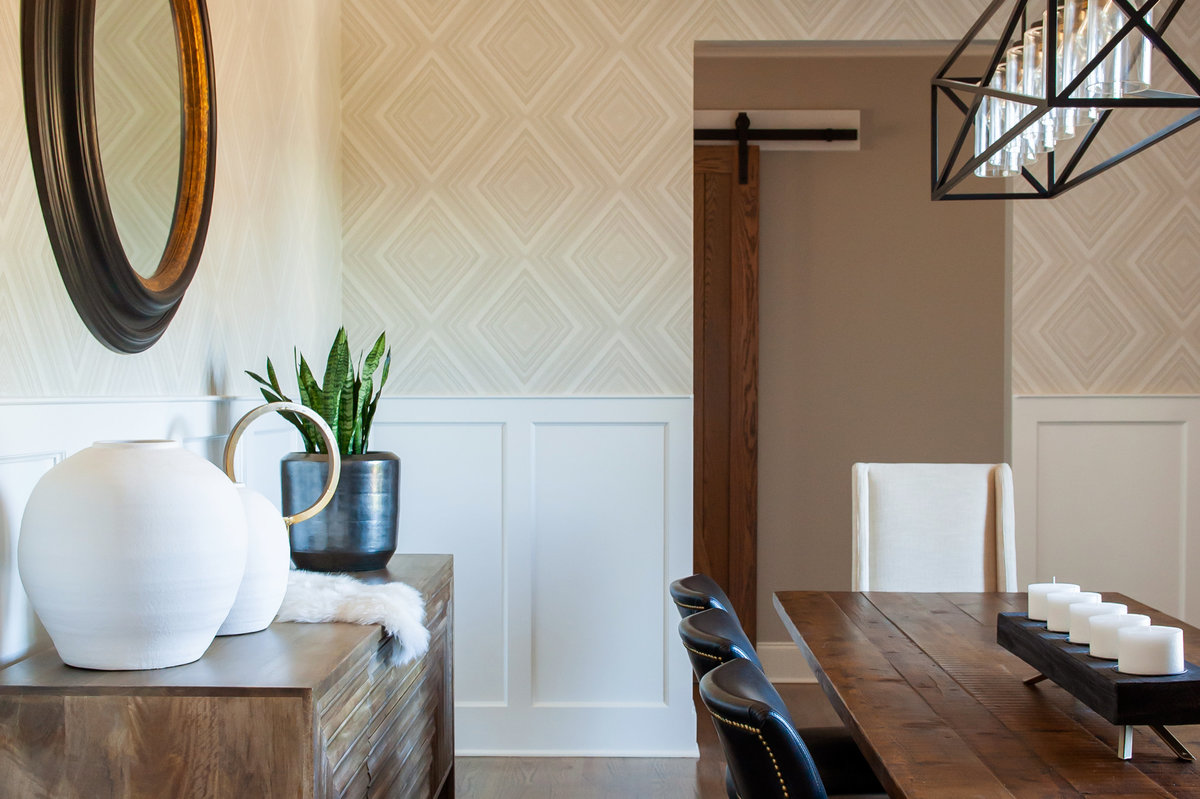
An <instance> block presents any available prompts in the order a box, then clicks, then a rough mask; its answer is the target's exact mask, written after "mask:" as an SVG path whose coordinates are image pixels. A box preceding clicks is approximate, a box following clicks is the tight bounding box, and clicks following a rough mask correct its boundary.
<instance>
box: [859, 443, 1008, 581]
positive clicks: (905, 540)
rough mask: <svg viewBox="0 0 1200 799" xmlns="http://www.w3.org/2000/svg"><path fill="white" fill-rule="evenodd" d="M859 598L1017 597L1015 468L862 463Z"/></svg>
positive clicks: (988, 464) (1005, 464) (994, 465)
mask: <svg viewBox="0 0 1200 799" xmlns="http://www.w3.org/2000/svg"><path fill="white" fill-rule="evenodd" d="M852 486H853V490H852V493H853V496H854V509H853V528H854V533H853V536H854V539H853V540H854V544H853V553H854V554H853V576H852V584H853V585H852V587H853V589H854V590H855V591H1016V590H1017V557H1016V539H1015V538H1014V533H1013V527H1014V521H1013V517H1014V511H1013V490H1012V470H1011V469H1010V468H1009V466H1008V464H1007V463H856V464H854V470H853V476H852Z"/></svg>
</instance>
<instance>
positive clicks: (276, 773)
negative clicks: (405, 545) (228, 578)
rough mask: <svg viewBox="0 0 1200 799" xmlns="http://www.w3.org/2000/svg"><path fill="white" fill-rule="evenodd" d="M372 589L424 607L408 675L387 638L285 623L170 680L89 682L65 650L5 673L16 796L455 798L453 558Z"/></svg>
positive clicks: (145, 677)
mask: <svg viewBox="0 0 1200 799" xmlns="http://www.w3.org/2000/svg"><path fill="white" fill-rule="evenodd" d="M360 576H361V577H362V578H363V579H366V580H369V581H373V582H381V581H385V580H399V581H403V582H406V583H408V584H409V585H411V586H413V587H414V588H416V589H417V590H418V591H420V592H421V594H422V595H423V596H424V597H425V600H426V609H427V618H426V622H427V624H428V625H429V629H430V633H431V634H432V638H431V642H430V649H429V653H428V654H427V655H425V656H424V657H423V658H420V659H419V660H417V661H414V662H411V663H408V664H406V665H405V666H402V667H393V666H390V665H389V664H388V656H389V653H390V650H391V647H392V646H393V642H392V640H391V639H390V638H384V637H383V636H382V635H381V632H380V628H379V627H377V626H360V625H355V624H290V623H276V624H273V625H271V627H269V628H268V629H266V630H264V631H262V632H260V633H252V634H250V635H242V636H233V637H229V638H218V639H217V640H216V641H215V642H214V643H213V645H212V646H211V647H210V648H209V650H208V652H207V653H206V654H205V655H204V657H203V658H201V659H200V660H198V661H196V662H195V663H189V664H187V665H185V666H177V667H175V668H170V669H158V670H154V671H122V672H103V671H86V670H82V669H74V668H70V667H68V666H65V665H63V663H62V661H61V660H59V658H58V655H57V653H55V652H54V651H53V650H49V651H46V652H42V653H40V654H37V655H34V656H32V657H30V658H28V659H26V660H24V661H21V662H20V663H17V664H14V665H13V666H10V667H9V668H7V669H5V670H3V671H0V793H2V794H3V795H4V796H5V797H10V798H12V799H15V798H16V797H39V798H42V797H54V798H55V799H59V798H60V797H64V798H67V799H75V798H76V797H77V798H78V799H95V798H97V797H151V796H153V797H213V798H214V799H217V798H222V799H223V798H224V797H251V796H252V797H256V799H258V798H259V797H261V798H262V799H273V798H274V797H289V799H290V798H291V797H303V798H304V799H326V798H327V797H350V796H358V797H364V796H370V797H374V796H386V797H406V798H407V797H413V798H414V799H416V798H418V797H419V798H420V799H426V797H452V796H453V795H454V768H453V767H454V724H453V713H454V701H453V658H452V644H453V640H452V639H453V631H452V619H453V598H452V594H451V586H452V579H453V575H452V560H451V557H450V556H449V555H397V556H396V557H394V558H393V559H392V561H391V562H390V563H389V564H388V569H387V570H386V571H378V572H365V573H363V574H361V575H360Z"/></svg>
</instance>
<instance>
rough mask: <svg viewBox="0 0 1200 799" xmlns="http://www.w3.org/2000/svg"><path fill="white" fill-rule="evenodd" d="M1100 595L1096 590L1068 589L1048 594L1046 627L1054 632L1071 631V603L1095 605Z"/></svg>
mask: <svg viewBox="0 0 1200 799" xmlns="http://www.w3.org/2000/svg"><path fill="white" fill-rule="evenodd" d="M1099 601H1100V595H1099V594H1097V593H1096V592H1094V591H1067V592H1058V593H1054V594H1046V629H1047V630H1049V631H1050V632H1052V633H1066V632H1070V631H1071V605H1078V604H1088V605H1095V604H1096V603H1097V602H1099Z"/></svg>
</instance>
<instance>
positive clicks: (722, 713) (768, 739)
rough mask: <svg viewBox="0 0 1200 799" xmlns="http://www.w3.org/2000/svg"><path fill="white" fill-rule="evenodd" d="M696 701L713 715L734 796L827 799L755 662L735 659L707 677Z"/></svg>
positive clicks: (801, 743)
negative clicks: (733, 788)
mask: <svg viewBox="0 0 1200 799" xmlns="http://www.w3.org/2000/svg"><path fill="white" fill-rule="evenodd" d="M700 699H701V701H703V702H704V706H705V707H707V708H708V711H709V713H711V714H712V718H713V725H714V726H715V727H716V728H717V737H718V738H719V739H720V740H721V747H722V748H723V749H724V750H725V762H726V763H728V764H729V774H730V776H731V777H732V780H733V784H734V787H735V788H736V789H737V794H738V796H740V797H742V798H743V799H763V798H764V797H771V798H773V797H779V798H780V799H782V798H783V797H788V799H826V793H825V786H824V784H823V783H822V782H821V776H820V774H819V773H818V772H817V766H816V763H815V762H813V758H812V755H811V754H810V753H809V751H808V747H806V746H805V745H804V741H803V740H802V739H801V738H800V735H799V734H798V733H797V732H796V727H795V725H794V724H793V723H792V718H791V715H790V714H789V713H788V711H787V706H786V705H784V704H783V700H782V699H781V698H780V697H779V693H778V692H777V691H776V690H775V688H774V687H773V686H772V685H771V683H770V682H768V681H767V678H766V677H765V676H764V675H763V673H762V671H760V670H759V669H758V667H756V666H755V665H754V664H753V663H751V662H750V661H748V660H744V659H740V658H739V659H737V660H731V661H729V662H728V663H724V664H722V665H720V666H717V667H716V668H715V669H713V670H712V671H710V672H708V674H705V675H704V677H702V678H701V679H700Z"/></svg>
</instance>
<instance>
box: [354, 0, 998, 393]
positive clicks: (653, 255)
mask: <svg viewBox="0 0 1200 799" xmlns="http://www.w3.org/2000/svg"><path fill="white" fill-rule="evenodd" d="M973 5H974V4H972V3H963V2H961V0H905V1H904V2H895V3H879V2H874V1H873V0H849V1H847V2H839V3H828V2H823V1H821V0H694V1H693V2H685V3H684V2H678V0H489V1H488V2H481V1H480V0H399V1H397V0H344V3H343V9H344V11H343V17H342V36H343V38H342V59H343V75H342V81H343V83H342V102H343V120H342V128H343V129H342V135H343V167H342V170H343V171H342V180H343V187H344V188H343V192H344V193H343V226H342V227H343V251H342V255H343V270H344V271H343V292H344V293H343V297H344V306H345V320H346V323H347V326H348V328H349V329H350V333H351V336H352V338H353V339H356V340H360V341H364V342H365V341H368V340H369V339H370V337H371V336H373V335H376V334H377V333H378V331H379V330H381V329H384V328H386V329H387V331H388V335H389V338H390V340H391V342H392V346H393V358H394V360H393V364H392V374H393V378H392V380H391V381H390V382H389V392H391V393H402V394H433V395H458V394H499V395H504V394H532V395H538V394H593V395H597V394H600V395H602V394H620V395H625V394H688V393H691V382H692V381H691V338H692V315H691V295H692V264H691V247H692V185H691V184H692V178H691V153H692V145H691V138H692V137H691V128H692V51H693V44H694V42H695V41H696V40H782V39H794V40H803V39H826V40H845V39H931V38H942V39H952V38H957V37H958V36H959V35H961V33H962V31H964V30H966V29H967V27H968V26H969V25H970V24H971V22H973V20H974V17H975V16H976V15H977V13H978V9H976V8H974V7H973Z"/></svg>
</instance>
